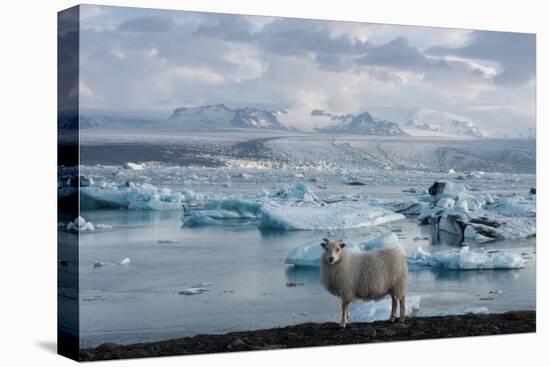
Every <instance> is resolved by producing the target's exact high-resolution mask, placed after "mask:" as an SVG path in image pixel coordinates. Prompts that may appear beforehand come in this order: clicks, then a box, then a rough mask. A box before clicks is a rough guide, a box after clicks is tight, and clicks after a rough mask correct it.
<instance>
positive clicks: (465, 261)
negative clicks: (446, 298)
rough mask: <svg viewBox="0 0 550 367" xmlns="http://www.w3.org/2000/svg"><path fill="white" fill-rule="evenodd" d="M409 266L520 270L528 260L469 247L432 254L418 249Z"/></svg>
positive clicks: (505, 253)
mask: <svg viewBox="0 0 550 367" xmlns="http://www.w3.org/2000/svg"><path fill="white" fill-rule="evenodd" d="M408 262H409V264H413V265H422V266H432V267H439V268H444V269H453V270H475V269H479V270H482V269H483V270H484V269H518V268H523V267H524V266H525V263H526V260H525V259H523V258H522V257H521V255H519V254H515V253H512V252H504V251H497V252H483V251H470V249H469V248H468V246H465V247H462V248H461V249H460V250H447V251H438V252H434V253H433V254H430V253H429V252H427V251H425V250H423V249H422V247H420V246H419V247H418V248H417V249H416V251H415V252H414V253H413V254H412V255H411V256H410V257H409V258H408Z"/></svg>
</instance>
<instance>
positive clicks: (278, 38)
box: [256, 19, 368, 55]
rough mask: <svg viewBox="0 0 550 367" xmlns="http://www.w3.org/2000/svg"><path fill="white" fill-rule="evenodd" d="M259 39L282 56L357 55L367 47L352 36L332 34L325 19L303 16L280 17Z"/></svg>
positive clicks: (264, 46)
mask: <svg viewBox="0 0 550 367" xmlns="http://www.w3.org/2000/svg"><path fill="white" fill-rule="evenodd" d="M256 40H257V42H258V43H259V44H260V45H261V46H262V47H263V48H265V49H267V50H269V51H271V52H273V53H277V54H280V55H303V54H305V53H308V52H314V53H320V54H324V55H346V54H357V53H359V52H361V51H363V50H365V48H366V47H367V46H368V43H363V42H361V41H360V40H357V39H354V38H352V37H350V36H349V35H340V36H338V37H332V36H331V35H330V32H329V31H328V29H327V28H326V26H325V22H320V21H317V20H304V19H277V20H275V21H273V22H271V23H269V24H267V25H266V26H265V27H264V28H263V29H262V31H261V32H259V33H258V34H257V36H256Z"/></svg>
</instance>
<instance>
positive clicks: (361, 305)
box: [350, 296, 421, 322]
mask: <svg viewBox="0 0 550 367" xmlns="http://www.w3.org/2000/svg"><path fill="white" fill-rule="evenodd" d="M420 301H421V297H420V296H409V297H407V298H406V301H405V305H406V313H407V316H414V315H415V314H417V313H418V312H419V311H420ZM390 314H391V299H390V298H389V297H387V298H384V299H382V300H380V301H366V302H365V301H358V302H355V303H352V304H351V306H350V321H352V322H373V321H377V320H388V319H389V318H390Z"/></svg>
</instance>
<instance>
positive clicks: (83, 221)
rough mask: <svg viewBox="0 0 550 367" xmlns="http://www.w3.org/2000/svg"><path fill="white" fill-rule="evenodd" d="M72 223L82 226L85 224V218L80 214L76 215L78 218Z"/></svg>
mask: <svg viewBox="0 0 550 367" xmlns="http://www.w3.org/2000/svg"><path fill="white" fill-rule="evenodd" d="M74 224H75V225H76V226H78V227H83V226H84V225H85V224H86V219H84V218H83V217H81V216H78V218H76V219H75V220H74Z"/></svg>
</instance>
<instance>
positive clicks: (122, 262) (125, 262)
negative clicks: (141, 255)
mask: <svg viewBox="0 0 550 367" xmlns="http://www.w3.org/2000/svg"><path fill="white" fill-rule="evenodd" d="M129 263H130V259H129V258H124V259H122V260H121V261H120V262H119V263H118V264H119V265H128V264H129Z"/></svg>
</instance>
